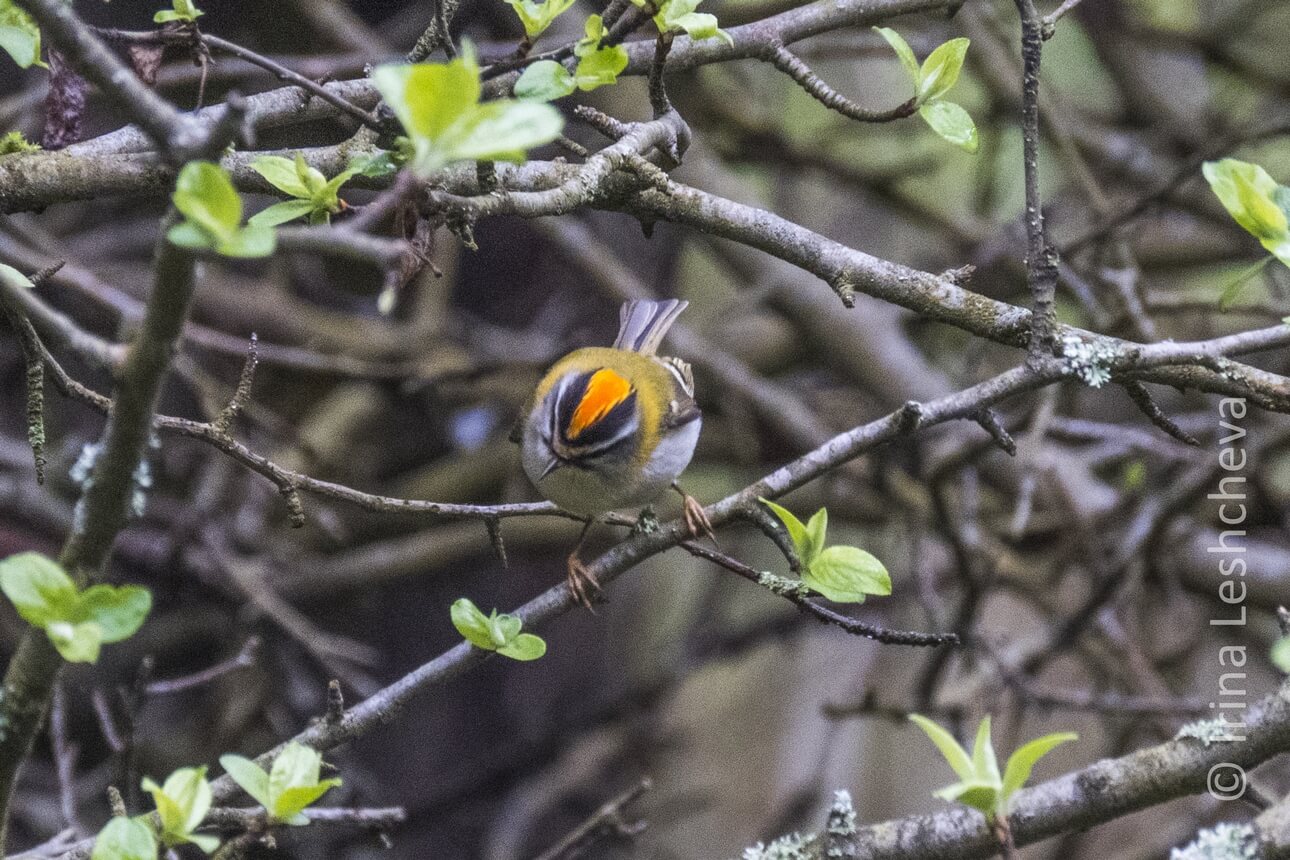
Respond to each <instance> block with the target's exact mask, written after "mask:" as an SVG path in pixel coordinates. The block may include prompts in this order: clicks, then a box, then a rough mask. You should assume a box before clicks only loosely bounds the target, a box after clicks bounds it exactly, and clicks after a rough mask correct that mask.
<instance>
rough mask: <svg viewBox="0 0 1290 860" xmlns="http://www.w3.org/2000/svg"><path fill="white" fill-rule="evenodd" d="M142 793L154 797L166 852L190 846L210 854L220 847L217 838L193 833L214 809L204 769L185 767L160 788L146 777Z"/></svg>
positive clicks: (167, 778)
mask: <svg viewBox="0 0 1290 860" xmlns="http://www.w3.org/2000/svg"><path fill="white" fill-rule="evenodd" d="M143 790H144V791H146V792H148V793H149V794H151V795H152V802H153V803H154V804H156V807H157V815H158V817H159V818H161V841H162V843H163V844H164V845H165V846H166V847H167V848H174V847H175V846H176V845H184V844H186V843H189V842H191V843H192V844H194V845H196V846H197V847H198V848H200V849H201V850H202V851H205V852H206V853H207V854H209V853H211V852H212V851H214V850H215V849H216V848H218V847H219V839H218V838H217V837H215V836H208V835H203V834H200V833H194V832H193V831H194V830H196V829H197V826H198V825H200V824H201V823H202V820H203V819H204V818H206V813H207V812H209V811H210V808H211V787H210V783H208V782H207V781H206V768H205V767H184V768H180V769H179V770H177V771H175V772H174V773H172V774H171V775H170V776H168V777H166V782H165V784H164V785H157V784H156V783H155V782H153V781H152V780H151V779H148V778H147V777H145V778H144V780H143Z"/></svg>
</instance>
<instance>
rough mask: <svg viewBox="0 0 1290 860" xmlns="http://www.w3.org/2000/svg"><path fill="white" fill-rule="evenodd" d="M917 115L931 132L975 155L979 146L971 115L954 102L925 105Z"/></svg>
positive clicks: (935, 102) (936, 102)
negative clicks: (929, 127)
mask: <svg viewBox="0 0 1290 860" xmlns="http://www.w3.org/2000/svg"><path fill="white" fill-rule="evenodd" d="M918 115H919V116H921V117H922V118H923V121H924V122H926V123H927V124H928V125H929V126H931V128H932V131H934V132H936V133H937V134H939V135H940V136H941V137H943V138H945V139H946V140H948V141H949V142H950V143H952V144H954V145H955V146H961V147H962V148H963V149H965V150H967V151H968V152H971V153H975V152H976V151H977V148H978V147H979V146H980V145H981V144H980V141H979V140H978V139H977V133H976V123H974V122H972V117H971V115H970V114H968V112H967V111H965V110H964V109H963V108H962V107H960V106H959V105H956V104H955V103H954V102H947V101H943V100H940V101H934V102H932V103H931V104H925V105H923V106H922V107H920V108H919V109H918Z"/></svg>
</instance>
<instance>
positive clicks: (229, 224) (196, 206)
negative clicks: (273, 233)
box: [171, 161, 242, 244]
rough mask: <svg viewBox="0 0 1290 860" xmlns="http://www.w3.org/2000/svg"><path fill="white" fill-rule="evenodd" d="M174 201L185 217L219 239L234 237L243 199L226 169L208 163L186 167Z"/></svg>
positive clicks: (176, 186) (197, 163)
mask: <svg viewBox="0 0 1290 860" xmlns="http://www.w3.org/2000/svg"><path fill="white" fill-rule="evenodd" d="M171 199H172V200H173V201H174V203H175V208H176V209H178V210H179V211H180V212H181V213H183V215H184V217H185V218H187V219H188V220H189V221H191V222H193V223H194V224H196V225H197V226H198V227H200V228H201V229H203V230H205V231H206V232H207V233H209V234H210V235H211V236H212V237H214V238H215V239H216V240H226V239H229V238H231V237H232V236H234V235H235V234H236V233H237V229H238V225H239V224H240V223H241V221H242V198H240V197H238V196H237V191H236V189H234V188H233V183H232V181H231V180H230V179H229V178H228V174H227V173H226V172H225V171H224V169H223V168H221V167H220V166H219V165H218V164H212V163H211V162H209V161H190V162H188V163H187V164H185V165H184V167H183V169H182V170H180V171H179V178H178V179H176V180H175V191H174V193H173V194H172V195H171ZM217 244H218V242H217Z"/></svg>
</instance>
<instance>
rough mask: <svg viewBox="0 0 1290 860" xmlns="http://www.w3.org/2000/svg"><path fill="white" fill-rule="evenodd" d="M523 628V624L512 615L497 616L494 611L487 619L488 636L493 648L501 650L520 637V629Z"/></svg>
mask: <svg viewBox="0 0 1290 860" xmlns="http://www.w3.org/2000/svg"><path fill="white" fill-rule="evenodd" d="M523 626H524V622H523V621H520V619H518V618H516V617H515V616H514V615H498V614H497V611H496V610H494V611H493V614H492V615H490V616H489V618H488V635H489V637H490V638H491V639H492V641H493V647H494V648H501V647H502V646H503V645H506V644H507V643H509V642H511V641H512V640H513V639H514V638H515V637H516V636H519V635H520V628H521V627H523Z"/></svg>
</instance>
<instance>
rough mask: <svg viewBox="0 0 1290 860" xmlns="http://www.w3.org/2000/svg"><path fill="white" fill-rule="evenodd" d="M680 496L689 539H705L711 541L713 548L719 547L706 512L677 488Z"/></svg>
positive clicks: (695, 500) (692, 498) (694, 500)
mask: <svg viewBox="0 0 1290 860" xmlns="http://www.w3.org/2000/svg"><path fill="white" fill-rule="evenodd" d="M677 492H679V493H680V494H681V504H682V507H683V508H684V512H685V528H686V530H687V531H689V533H690V537H693V538H695V539H698V538H701V537H705V536H706V537H707V538H708V540H710V541H712V545H713V546H720V544H718V543H717V536H716V535H715V534H713V533H712V520H710V519H708V512H707V511H705V510H704V509H703V505H701V504H699V500H698V499H696V498H695V497H694V496H691V495H690V494H689V493H687V492H685V491H683V490H681V489H680V488H679V487H678V488H677Z"/></svg>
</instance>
